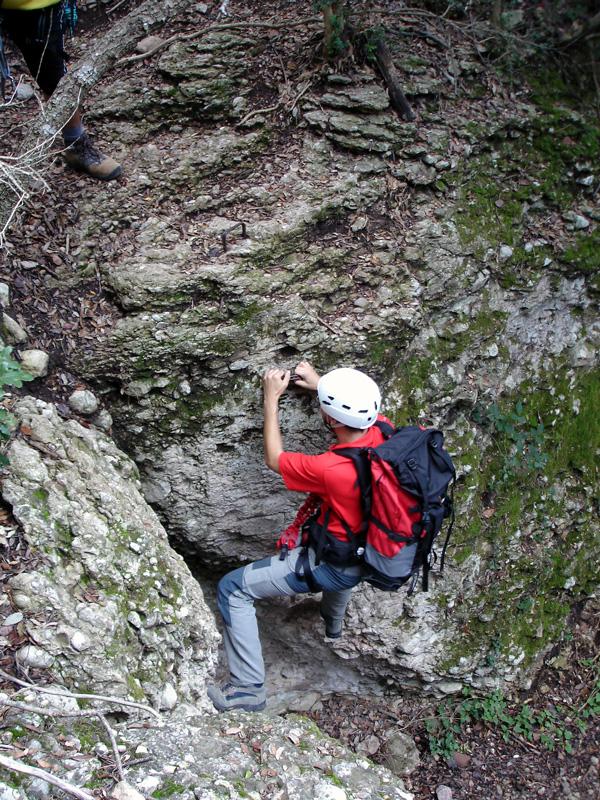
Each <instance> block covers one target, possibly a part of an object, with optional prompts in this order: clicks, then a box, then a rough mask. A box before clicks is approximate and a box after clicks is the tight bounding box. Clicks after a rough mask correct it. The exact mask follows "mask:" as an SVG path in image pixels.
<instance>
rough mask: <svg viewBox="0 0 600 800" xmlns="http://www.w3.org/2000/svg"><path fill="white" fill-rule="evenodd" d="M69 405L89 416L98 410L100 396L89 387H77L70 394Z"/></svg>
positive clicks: (78, 412) (79, 412)
mask: <svg viewBox="0 0 600 800" xmlns="http://www.w3.org/2000/svg"><path fill="white" fill-rule="evenodd" d="M69 405H70V406H71V408H72V409H73V411H75V412H76V413H77V414H84V415H86V416H88V415H90V414H94V413H95V412H96V411H97V410H98V398H97V397H96V395H95V394H94V393H93V392H90V390H89V389H76V390H75V391H74V392H73V393H72V394H71V395H70V396H69Z"/></svg>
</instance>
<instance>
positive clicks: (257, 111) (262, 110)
mask: <svg viewBox="0 0 600 800" xmlns="http://www.w3.org/2000/svg"><path fill="white" fill-rule="evenodd" d="M279 108H281V103H277V104H276V105H274V106H268V108H255V109H254V111H249V112H248V113H247V114H246V116H245V117H243V118H242V119H241V120H240V121H239V122H238V123H237V125H238V127H240V126H242V125H245V124H246V123H247V122H248V121H249V120H251V119H252V117H256V116H257V115H258V114H270V113H271V112H272V111H277V110H278V109H279Z"/></svg>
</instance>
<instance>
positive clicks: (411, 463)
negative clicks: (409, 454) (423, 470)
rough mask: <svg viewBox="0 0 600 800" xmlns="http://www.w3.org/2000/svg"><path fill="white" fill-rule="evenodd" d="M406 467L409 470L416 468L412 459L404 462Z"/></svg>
mask: <svg viewBox="0 0 600 800" xmlns="http://www.w3.org/2000/svg"><path fill="white" fill-rule="evenodd" d="M406 466H407V467H408V468H409V469H412V470H415V469H416V468H417V462H416V461H415V459H414V458H408V459H407V460H406Z"/></svg>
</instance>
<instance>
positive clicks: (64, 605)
mask: <svg viewBox="0 0 600 800" xmlns="http://www.w3.org/2000/svg"><path fill="white" fill-rule="evenodd" d="M15 414H16V416H17V417H18V419H19V421H20V423H21V431H22V432H23V431H24V432H26V433H22V435H21V436H20V437H19V438H17V439H15V440H14V441H13V442H12V444H11V446H10V448H9V452H8V457H9V459H10V468H9V471H8V474H7V475H6V477H5V479H4V484H3V497H4V499H5V500H6V501H7V502H8V503H10V504H11V505H12V508H13V513H14V516H15V517H16V519H17V520H18V521H19V522H20V523H21V525H22V527H23V530H24V534H25V537H26V540H27V542H28V545H29V547H30V548H31V552H32V554H33V561H32V563H30V564H29V566H28V568H27V570H26V571H24V572H21V573H19V574H17V575H15V576H14V577H12V578H11V579H10V581H9V587H10V592H11V597H12V600H13V603H14V605H15V606H16V607H17V609H18V610H20V611H21V612H22V614H23V615H24V621H23V623H22V624H23V625H24V627H25V631H26V633H27V637H28V639H29V641H30V644H27V645H24V646H23V647H22V648H21V649H20V650H19V651H18V652H17V660H18V662H19V663H21V664H22V666H23V667H25V668H27V667H30V668H31V667H36V668H41V667H45V668H48V669H50V671H51V672H52V673H53V674H55V675H62V678H63V680H65V681H67V682H68V684H69V685H70V686H71V688H79V689H80V690H87V691H95V692H97V693H101V694H113V695H115V696H117V697H129V698H131V699H136V700H140V699H141V700H146V701H149V702H151V703H153V704H154V705H155V706H157V707H167V708H169V707H172V706H173V705H174V704H175V703H176V702H181V701H185V700H187V701H190V702H191V701H193V702H195V703H197V704H199V706H200V707H203V706H204V705H207V704H208V701H207V699H206V698H205V695H204V689H205V683H206V678H207V676H208V675H210V673H211V672H212V670H213V668H214V664H215V653H216V648H217V645H218V641H219V637H218V634H217V632H216V629H215V627H214V621H213V617H212V614H211V612H210V611H209V610H208V608H207V607H206V604H205V602H204V598H203V595H202V591H201V589H200V587H199V585H198V584H197V582H196V581H195V580H194V578H193V577H192V576H191V574H190V573H189V571H188V569H187V567H186V565H185V563H184V562H183V560H182V559H181V557H180V556H178V555H176V554H175V552H174V551H173V550H172V549H171V548H170V547H169V543H168V541H167V537H166V534H165V531H164V529H163V528H162V526H161V524H160V522H159V521H158V519H157V518H156V515H155V514H154V512H153V511H152V510H151V509H150V508H149V506H148V505H147V504H146V502H145V501H144V499H143V497H142V496H141V494H140V487H139V480H138V473H137V468H136V467H135V465H134V464H133V463H132V462H131V461H130V459H129V458H127V456H125V455H124V454H123V453H122V452H120V451H119V450H118V449H117V447H116V446H115V445H114V443H113V442H112V440H110V439H109V438H108V437H107V436H106V435H104V434H103V433H100V432H99V431H97V430H94V429H93V428H84V427H82V426H81V425H79V424H78V423H77V422H75V421H69V422H65V421H63V420H62V419H61V418H60V416H59V415H58V413H57V411H56V410H55V408H54V407H53V406H51V405H49V404H46V403H43V402H42V401H40V400H33V399H32V398H26V399H25V400H23V401H22V402H20V403H19V405H18V406H17V408H16V410H15ZM50 623H51V624H50Z"/></svg>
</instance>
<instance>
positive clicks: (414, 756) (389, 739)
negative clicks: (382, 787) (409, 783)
mask: <svg viewBox="0 0 600 800" xmlns="http://www.w3.org/2000/svg"><path fill="white" fill-rule="evenodd" d="M420 763H421V756H420V755H419V751H418V749H417V746H416V744H415V743H414V740H413V739H412V737H410V736H408V735H407V734H406V733H402V732H401V731H395V730H391V731H390V732H389V733H388V735H387V736H386V739H385V765H386V766H387V768H388V769H389V770H391V772H393V773H394V774H395V775H400V776H403V775H410V774H411V772H414V771H415V770H416V769H417V768H418V767H419V765H420Z"/></svg>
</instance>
